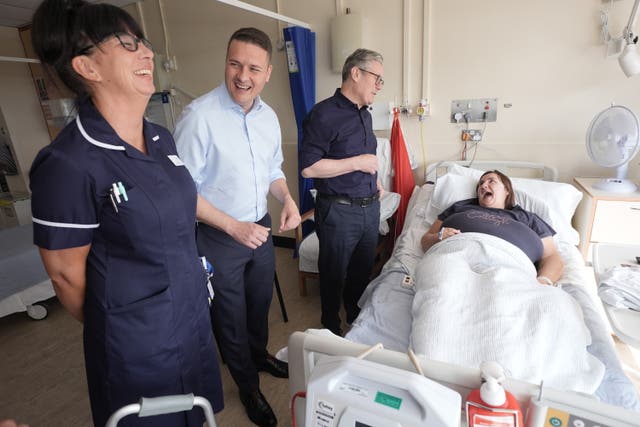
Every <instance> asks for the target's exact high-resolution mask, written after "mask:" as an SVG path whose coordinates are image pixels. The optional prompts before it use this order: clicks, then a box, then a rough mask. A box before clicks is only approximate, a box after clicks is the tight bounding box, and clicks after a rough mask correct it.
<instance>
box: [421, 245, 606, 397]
mask: <svg viewBox="0 0 640 427" xmlns="http://www.w3.org/2000/svg"><path fill="white" fill-rule="evenodd" d="M415 289H416V294H415V296H414V299H413V307H412V313H413V322H412V328H411V343H412V347H413V350H414V351H415V352H416V353H417V354H421V355H424V356H426V357H427V358H429V359H432V360H439V361H442V362H448V363H454V364H457V365H462V366H470V367H477V366H479V365H480V363H482V362H483V361H496V362H498V363H500V365H502V366H503V367H504V368H505V371H506V372H507V374H508V375H509V376H510V377H513V378H517V379H521V380H524V381H528V382H531V383H540V381H542V380H544V382H545V384H546V385H548V386H550V387H554V388H557V389H560V390H573V391H579V392H586V393H593V392H594V391H595V390H596V389H597V387H598V385H599V384H600V381H601V380H602V377H603V375H604V365H603V364H602V362H600V361H599V360H598V359H596V358H595V357H593V356H592V355H591V354H589V353H588V352H587V346H588V345H589V344H591V335H590V334H589V331H588V329H587V328H586V326H585V324H584V320H583V317H582V311H581V309H580V306H579V305H578V303H577V302H576V301H575V300H574V299H573V298H572V297H571V296H570V295H569V294H567V293H566V292H564V291H562V290H561V289H558V288H553V287H550V286H541V285H540V284H539V283H538V282H537V280H536V269H535V267H534V266H533V264H532V263H531V262H530V261H529V259H528V258H527V256H526V255H525V254H524V252H522V251H521V250H520V249H518V248H517V247H515V246H514V245H512V244H511V243H509V242H507V241H505V240H503V239H500V238H497V237H494V236H490V235H487V234H481V233H463V234H459V235H456V236H453V237H451V238H449V239H447V240H445V241H443V242H440V243H438V244H436V245H434V246H433V247H431V249H429V251H428V252H427V253H426V254H425V256H424V257H423V258H422V260H421V261H420V263H419V264H418V267H417V271H416V282H415ZM559 325H561V327H559Z"/></svg>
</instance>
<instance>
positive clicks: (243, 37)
mask: <svg viewBox="0 0 640 427" xmlns="http://www.w3.org/2000/svg"><path fill="white" fill-rule="evenodd" d="M234 40H238V41H240V42H245V43H249V44H254V45H256V46H258V47H261V48H262V49H264V50H266V51H267V54H268V55H269V62H271V52H272V51H273V48H272V47H271V39H270V38H269V36H268V35H266V34H265V33H264V31H262V30H259V29H257V28H253V27H247V28H240V29H239V30H237V31H236V32H235V33H233V34H232V35H231V38H229V43H227V53H229V46H230V45H231V42H232V41H234Z"/></svg>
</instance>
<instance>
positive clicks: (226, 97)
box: [220, 83, 264, 114]
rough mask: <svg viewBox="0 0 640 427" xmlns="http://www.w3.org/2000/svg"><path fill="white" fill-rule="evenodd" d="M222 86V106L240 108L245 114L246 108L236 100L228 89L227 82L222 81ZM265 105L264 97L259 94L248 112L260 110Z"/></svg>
mask: <svg viewBox="0 0 640 427" xmlns="http://www.w3.org/2000/svg"><path fill="white" fill-rule="evenodd" d="M220 86H221V87H222V91H221V92H222V96H221V97H220V99H221V104H222V106H223V107H224V108H228V109H230V110H238V111H240V112H242V113H243V114H244V108H242V107H241V106H240V105H238V103H237V102H236V101H234V100H233V98H232V97H231V94H230V93H229V89H227V85H226V83H222V84H221V85H220ZM263 107H264V102H262V98H260V95H258V96H257V97H256V99H255V100H254V101H253V106H252V107H251V110H249V112H248V113H247V114H250V113H252V112H253V111H260V110H261V109H262V108H263Z"/></svg>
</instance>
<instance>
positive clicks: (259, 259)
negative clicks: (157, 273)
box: [175, 28, 300, 426]
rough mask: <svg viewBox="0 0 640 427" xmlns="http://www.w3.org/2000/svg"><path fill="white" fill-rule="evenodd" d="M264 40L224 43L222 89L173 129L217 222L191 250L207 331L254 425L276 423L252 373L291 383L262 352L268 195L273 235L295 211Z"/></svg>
mask: <svg viewBox="0 0 640 427" xmlns="http://www.w3.org/2000/svg"><path fill="white" fill-rule="evenodd" d="M271 51H272V48H271V41H270V40H269V37H268V36H267V35H266V34H265V33H263V32H262V31H260V30H257V29H255V28H242V29H240V30H238V31H236V32H235V33H234V34H233V35H232V36H231V39H230V40H229V44H228V46H227V58H226V65H225V83H224V84H221V85H220V86H218V87H217V88H215V89H214V90H212V91H211V92H209V93H207V94H205V95H203V96H201V97H200V98H198V99H196V100H195V101H193V102H192V103H191V104H189V105H188V106H187V108H185V110H184V112H183V113H182V116H181V117H180V119H179V121H178V123H177V125H176V130H175V139H176V145H177V148H178V154H179V155H180V158H181V159H182V161H183V162H184V163H185V164H186V166H187V168H188V169H189V172H190V173H191V176H192V177H193V179H194V181H195V183H196V187H197V189H198V193H199V194H200V195H201V196H202V197H204V198H205V199H206V200H207V201H208V202H209V203H210V204H211V205H212V206H211V205H209V206H205V205H206V204H202V205H203V206H202V207H200V209H203V210H208V211H209V212H206V213H205V212H202V214H203V215H206V217H208V218H215V219H216V221H214V222H213V225H214V226H213V227H210V226H208V225H205V224H203V223H200V224H198V236H197V242H198V249H199V251H200V254H201V255H204V256H206V257H207V259H208V260H209V261H210V262H211V264H213V267H214V276H213V287H214V291H215V298H214V302H213V306H212V318H213V326H214V331H215V333H216V336H217V338H218V342H219V344H220V350H221V352H222V357H223V359H224V360H225V361H226V362H227V366H228V367H229V371H230V372H231V376H232V377H233V379H234V381H235V382H236V384H237V385H238V388H239V389H240V400H241V401H242V403H243V404H244V406H245V409H246V411H247V414H248V416H249V418H250V419H251V421H253V422H254V423H255V424H257V425H260V426H274V425H276V424H277V420H276V417H275V415H274V414H273V411H272V410H271V408H270V407H269V404H268V403H267V401H266V399H265V398H264V396H263V395H262V393H261V392H260V389H259V378H258V371H267V372H269V373H271V374H272V375H274V376H277V377H282V378H286V377H288V367H287V364H286V363H284V362H281V361H279V360H277V359H275V358H274V357H273V356H271V355H270V354H269V353H268V352H267V341H268V336H269V331H268V314H269V306H270V304H271V298H272V290H273V278H274V274H275V255H274V250H273V241H272V239H271V234H270V231H271V217H270V216H269V213H268V212H267V194H268V193H269V192H271V194H273V196H274V197H275V198H276V199H278V200H279V201H280V202H281V203H282V205H283V208H282V214H281V216H280V221H279V227H278V229H279V231H280V232H282V231H286V230H292V229H294V228H295V227H297V226H298V224H299V223H300V214H299V212H298V207H297V206H296V204H295V202H294V201H293V198H292V197H291V194H290V193H289V189H288V188H287V183H286V180H285V177H284V173H283V172H282V169H281V165H282V160H283V159H282V148H281V135H280V125H279V123H278V118H277V116H276V114H275V112H274V111H273V110H272V109H271V107H269V106H268V105H267V104H266V103H264V102H263V101H262V100H261V99H260V96H259V95H260V93H261V92H262V89H263V88H264V86H265V84H266V83H267V82H268V81H269V77H270V75H271V69H272V66H271Z"/></svg>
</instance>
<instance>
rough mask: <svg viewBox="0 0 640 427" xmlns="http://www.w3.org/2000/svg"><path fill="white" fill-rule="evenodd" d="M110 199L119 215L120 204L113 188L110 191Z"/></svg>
mask: <svg viewBox="0 0 640 427" xmlns="http://www.w3.org/2000/svg"><path fill="white" fill-rule="evenodd" d="M109 198H110V199H111V204H112V205H113V209H114V210H115V211H116V213H118V204H117V203H116V201H115V199H114V194H113V188H112V189H111V190H109Z"/></svg>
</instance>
